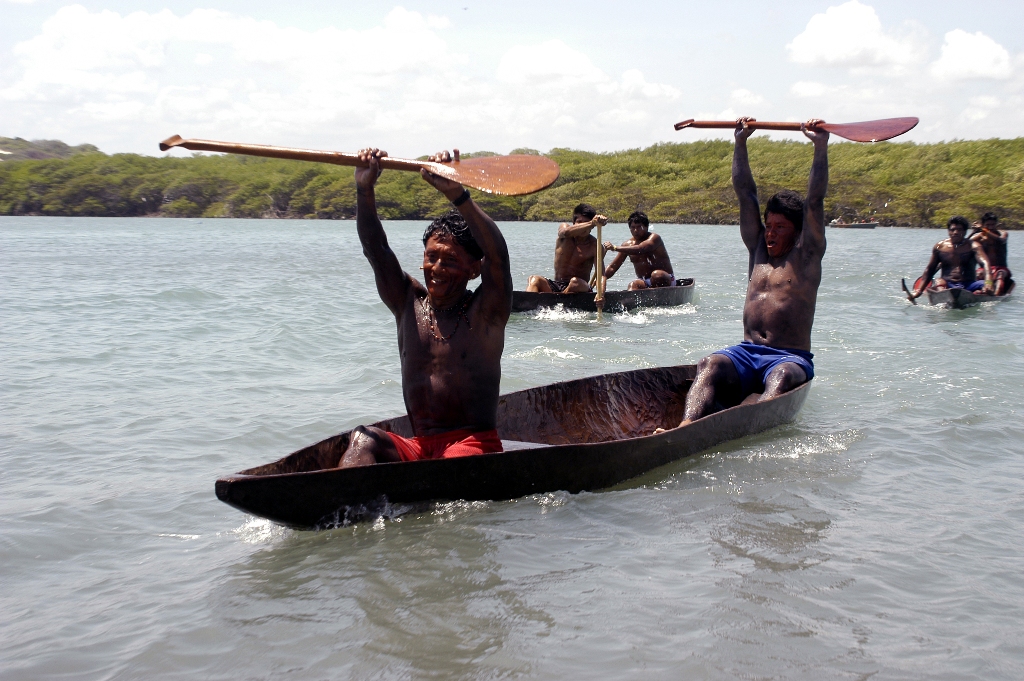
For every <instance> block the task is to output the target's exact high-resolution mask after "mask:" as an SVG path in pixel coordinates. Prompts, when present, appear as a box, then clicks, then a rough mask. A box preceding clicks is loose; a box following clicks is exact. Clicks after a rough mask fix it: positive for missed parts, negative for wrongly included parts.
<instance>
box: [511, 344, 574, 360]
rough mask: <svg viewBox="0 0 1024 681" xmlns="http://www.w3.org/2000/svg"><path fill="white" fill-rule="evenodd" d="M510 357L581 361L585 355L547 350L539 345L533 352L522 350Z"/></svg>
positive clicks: (552, 349)
mask: <svg viewBox="0 0 1024 681" xmlns="http://www.w3.org/2000/svg"><path fill="white" fill-rule="evenodd" d="M509 357H512V358H515V359H534V358H536V357H557V358H558V359H580V358H581V357H583V355H577V354H576V353H575V352H571V351H569V350H556V349H554V348H546V347H544V346H543V345H538V346H537V347H535V348H533V349H532V350H520V351H519V352H513V353H512V354H511V355H509Z"/></svg>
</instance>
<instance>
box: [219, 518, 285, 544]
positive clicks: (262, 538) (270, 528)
mask: <svg viewBox="0 0 1024 681" xmlns="http://www.w3.org/2000/svg"><path fill="white" fill-rule="evenodd" d="M231 532H232V533H233V534H234V535H235V536H237V537H238V538H239V539H241V540H242V541H244V542H245V543H246V544H266V543H268V542H271V541H273V540H275V539H277V538H278V537H282V536H284V533H285V532H287V530H286V529H285V528H284V527H282V526H280V525H277V524H276V523H272V522H270V521H269V520H267V519H266V518H255V517H250V518H248V519H246V521H245V522H244V523H242V524H241V525H240V526H238V527H236V528H235V529H233V530H232V531H231Z"/></svg>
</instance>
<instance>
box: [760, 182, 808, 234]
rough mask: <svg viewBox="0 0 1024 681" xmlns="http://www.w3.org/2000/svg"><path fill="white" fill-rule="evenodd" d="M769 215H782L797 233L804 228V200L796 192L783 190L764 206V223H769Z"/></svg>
mask: <svg viewBox="0 0 1024 681" xmlns="http://www.w3.org/2000/svg"><path fill="white" fill-rule="evenodd" d="M768 213H775V214H776V215H781V216H782V217H784V218H786V219H787V220H789V221H790V222H792V223H793V226H794V227H796V231H798V232H799V231H800V230H802V229H803V228H804V198H803V197H802V196H800V195H799V194H797V193H796V192H794V191H790V190H788V189H783V190H782V191H781V192H779V193H778V194H776V195H775V196H773V197H772V198H770V199H768V203H766V204H765V206H764V221H765V222H768Z"/></svg>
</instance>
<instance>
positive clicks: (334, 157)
mask: <svg viewBox="0 0 1024 681" xmlns="http://www.w3.org/2000/svg"><path fill="white" fill-rule="evenodd" d="M178 140H180V141H178ZM171 147H182V148H184V149H190V150H192V151H218V152H222V153H226V154H244V155H246V156H261V157H264V158H284V159H289V160H292V161H314V162H316V163H332V164H334V165H339V166H353V167H357V168H368V167H369V165H370V164H369V162H367V161H362V160H360V158H359V156H358V155H357V154H348V153H345V152H343V151H315V150H312V149H294V148H292V147H275V146H270V145H268V144H244V143H242V142H215V141H213V140H199V139H189V140H182V139H181V138H178V139H177V140H176V139H175V138H174V137H172V138H170V139H168V140H165V141H163V142H161V143H160V148H161V149H162V150H164V151H166V150H167V149H170V148H171ZM379 163H380V167H381V168H384V169H387V170H405V171H418V170H420V169H421V168H426V169H427V170H430V171H431V172H433V173H437V174H442V173H443V171H441V173H439V172H438V170H437V168H438V167H440V168H445V167H447V166H445V165H443V164H441V163H433V162H430V161H413V160H410V159H404V158H390V157H388V156H385V157H384V158H382V159H380V160H379Z"/></svg>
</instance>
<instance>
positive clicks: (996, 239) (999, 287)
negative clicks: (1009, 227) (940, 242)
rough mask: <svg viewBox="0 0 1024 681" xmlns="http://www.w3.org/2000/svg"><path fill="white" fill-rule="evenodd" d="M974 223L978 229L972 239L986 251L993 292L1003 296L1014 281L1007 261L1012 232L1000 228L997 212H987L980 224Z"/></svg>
mask: <svg viewBox="0 0 1024 681" xmlns="http://www.w3.org/2000/svg"><path fill="white" fill-rule="evenodd" d="M974 225H975V229H976V230H977V231H975V232H974V234H972V235H971V241H977V242H978V243H979V244H981V248H982V250H984V251H985V257H987V258H988V266H989V271H990V272H991V273H992V280H993V286H992V292H993V293H995V294H996V295H997V296H1001V295H1003V294H1004V293H1006V290H1007V288H1009V286H1010V285H1011V284H1012V283H1013V278H1012V277H1013V274H1012V273H1011V272H1010V268H1009V267H1007V262H1006V242H1007V241H1008V240H1009V238H1010V233H1009V232H1008V231H1006V230H1000V229H999V217H998V216H997V215H996V214H995V213H985V214H984V215H983V216H981V222H980V224H979V223H977V222H976V223H974Z"/></svg>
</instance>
